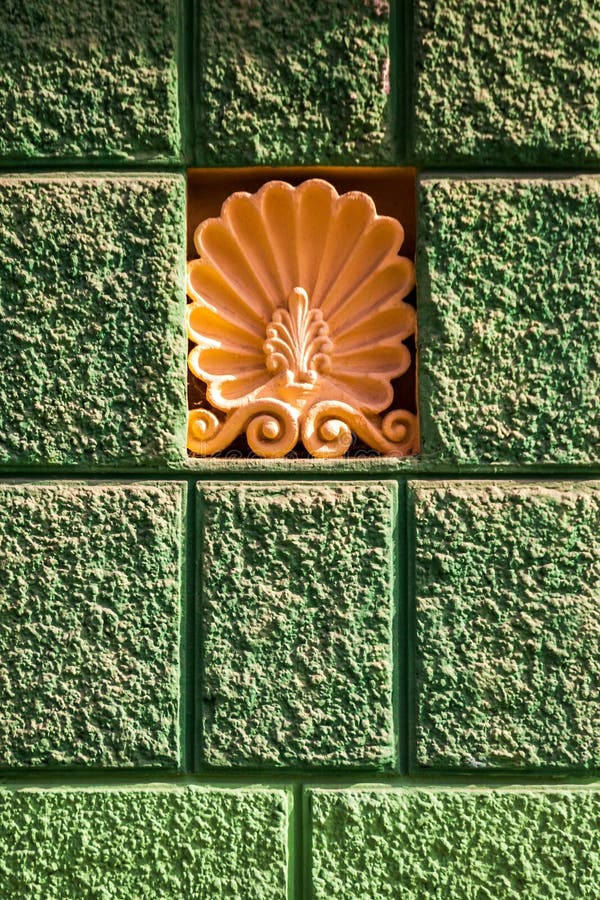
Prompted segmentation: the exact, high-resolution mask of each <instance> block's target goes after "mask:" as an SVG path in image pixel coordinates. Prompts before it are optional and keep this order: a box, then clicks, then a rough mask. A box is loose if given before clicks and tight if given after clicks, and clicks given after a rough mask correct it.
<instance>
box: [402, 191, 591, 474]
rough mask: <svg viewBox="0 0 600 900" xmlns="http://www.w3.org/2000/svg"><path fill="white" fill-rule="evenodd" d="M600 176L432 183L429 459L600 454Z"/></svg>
mask: <svg viewBox="0 0 600 900" xmlns="http://www.w3.org/2000/svg"><path fill="white" fill-rule="evenodd" d="M599 215H600V179H595V178H586V177H583V178H573V179H566V180H560V179H543V178H541V179H522V180H521V179H518V180H510V179H502V178H500V179H496V178H491V179H487V180H483V179H474V180H471V179H467V180H461V179H452V178H449V179H438V178H431V179H424V180H423V181H422V182H421V185H420V212H419V223H420V237H419V240H418V249H417V281H418V285H419V394H420V410H421V437H422V451H423V458H424V459H425V460H426V461H427V462H432V461H435V462H442V463H448V462H450V463H453V462H454V463H469V464H477V463H495V462H499V463H513V464H517V465H520V464H523V463H534V462H543V463H594V462H597V461H598V459H599V457H600V453H599V450H600V348H599V344H598V333H599V332H600V233H599V231H598V217H599Z"/></svg>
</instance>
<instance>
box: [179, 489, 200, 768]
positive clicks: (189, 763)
mask: <svg viewBox="0 0 600 900" xmlns="http://www.w3.org/2000/svg"><path fill="white" fill-rule="evenodd" d="M185 548H186V552H185V567H186V571H185V577H186V590H185V615H184V618H183V623H184V625H183V627H184V632H183V638H184V653H185V669H184V671H185V681H184V685H183V688H182V696H183V698H184V703H185V718H184V748H185V771H186V772H192V771H193V770H194V768H195V751H194V745H195V741H194V734H195V727H194V723H195V710H196V653H197V649H196V641H195V634H196V609H195V591H196V584H195V572H196V566H195V564H194V560H195V553H196V491H195V490H194V485H193V484H188V485H187V504H186V537H185Z"/></svg>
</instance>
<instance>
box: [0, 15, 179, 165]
mask: <svg viewBox="0 0 600 900" xmlns="http://www.w3.org/2000/svg"><path fill="white" fill-rule="evenodd" d="M178 18H179V4H178V2H177V0H152V2H151V3H147V2H144V0H60V2H59V3H54V2H52V0H3V3H2V16H1V17H0V49H1V55H2V68H1V69H0V106H1V107H2V112H3V114H2V119H1V121H0V160H4V161H5V162H17V161H23V162H29V161H39V160H49V161H58V160H60V161H68V162H82V161H83V162H85V161H96V160H97V161H104V162H107V161H112V162H121V161H123V162H126V161H136V162H142V163H146V162H148V161H156V162H158V161H169V162H177V161H179V160H180V159H181V156H182V151H181V137H180V128H179V109H178V75H177V68H178V59H177V56H178V52H179V53H180V52H181V51H180V50H179V48H178V45H179V37H178Z"/></svg>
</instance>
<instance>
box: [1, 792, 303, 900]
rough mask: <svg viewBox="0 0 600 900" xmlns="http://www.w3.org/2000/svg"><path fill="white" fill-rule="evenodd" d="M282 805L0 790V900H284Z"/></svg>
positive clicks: (204, 796)
mask: <svg viewBox="0 0 600 900" xmlns="http://www.w3.org/2000/svg"><path fill="white" fill-rule="evenodd" d="M288 805H289V799H288V795H287V794H286V792H285V791H282V790H274V789H264V790H261V789H260V788H256V789H239V790H231V789H229V790H228V789H214V788H213V789H210V788H196V787H187V788H174V787H167V786H163V787H162V788H159V787H156V788H144V789H142V788H135V787H133V788H127V787H120V788H113V789H104V790H102V789H100V788H92V789H80V790H76V789H74V788H63V789H58V790H19V791H10V790H2V791H0V882H1V884H2V896H3V897H6V898H17V897H19V898H21V897H23V898H24V897H27V898H32V900H33V898H36V900H37V898H40V900H41V898H44V900H50V898H55V897H56V898H58V897H60V898H61V900H63V898H64V900H71V898H72V900H79V898H82V897H98V898H100V897H102V898H107V900H108V898H111V900H113V898H114V900H134V898H136V900H137V898H150V897H152V898H160V900H168V898H172V900H182V898H192V897H203V898H204V897H205V898H207V900H208V898H209V897H210V898H215V900H216V898H217V897H240V898H241V897H243V898H244V900H246V898H247V900H285V897H286V881H287V876H286V869H287V847H286V839H287V819H288V813H289V810H288Z"/></svg>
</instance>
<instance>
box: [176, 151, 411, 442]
mask: <svg viewBox="0 0 600 900" xmlns="http://www.w3.org/2000/svg"><path fill="white" fill-rule="evenodd" d="M415 174H416V173H415V170H414V169H408V168H403V169H398V168H379V169H363V168H352V169H350V168H314V169H307V168H291V169H290V168H286V169H279V168H253V169H192V170H190V171H189V172H188V206H187V209H188V219H187V224H188V233H187V255H188V279H187V293H188V309H187V312H188V317H187V324H188V337H189V357H188V363H189V364H188V407H189V414H188V415H189V419H188V451H189V453H190V455H191V456H202V457H204V456H221V457H222V456H229V457H242V458H243V457H249V458H253V457H266V458H277V457H282V456H288V457H298V458H303V457H316V458H336V457H342V456H350V457H352V456H354V457H364V456H396V457H400V456H408V455H411V454H414V453H416V452H417V450H418V422H417V408H416V359H415V357H416V353H415V332H416V314H415V290H414V277H415V276H414V252H415V226H416V198H415V181H416V178H415Z"/></svg>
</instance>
